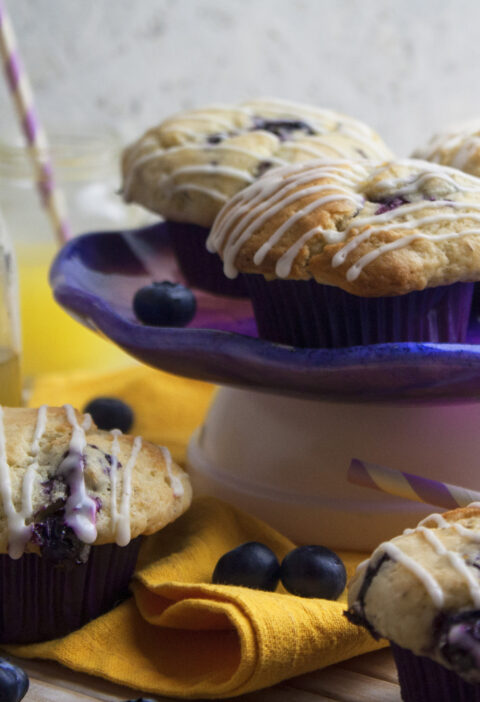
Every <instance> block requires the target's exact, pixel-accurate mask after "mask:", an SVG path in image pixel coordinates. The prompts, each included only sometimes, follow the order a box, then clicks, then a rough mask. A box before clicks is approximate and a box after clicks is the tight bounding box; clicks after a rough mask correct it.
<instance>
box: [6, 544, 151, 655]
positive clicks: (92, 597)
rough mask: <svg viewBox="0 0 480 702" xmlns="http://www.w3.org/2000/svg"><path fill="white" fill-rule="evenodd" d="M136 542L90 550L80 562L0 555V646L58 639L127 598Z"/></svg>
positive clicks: (135, 559) (41, 557)
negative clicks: (13, 557) (83, 561)
mask: <svg viewBox="0 0 480 702" xmlns="http://www.w3.org/2000/svg"><path fill="white" fill-rule="evenodd" d="M141 541H142V538H141V537H138V538H136V539H134V540H132V541H131V542H130V543H129V544H128V546H124V547H120V546H117V545H116V544H103V545H101V546H92V548H91V549H90V553H89V556H88V559H87V561H86V562H85V563H75V562H72V561H62V562H61V563H57V562H55V561H52V560H50V559H49V558H46V557H44V556H38V555H37V554H34V553H26V554H24V555H23V556H22V557H21V558H19V559H18V560H13V559H12V558H10V556H8V555H7V554H1V555H0V602H1V607H0V616H1V621H0V643H2V644H6V643H8V644H26V643H35V642H37V641H47V640H49V639H55V638H59V637H61V636H65V634H68V633H70V632H71V631H74V630H75V629H79V628H80V627H82V626H83V625H84V624H86V623H87V622H89V621H90V620H92V619H95V617H98V616H100V615H101V614H104V613H105V612H107V611H108V610H109V609H112V607H114V606H115V605H116V604H117V603H119V602H120V601H121V600H123V599H125V597H126V596H127V595H128V586H129V583H130V579H131V577H132V575H133V571H134V569H135V564H136V562H137V556H138V551H139V549H140V545H141Z"/></svg>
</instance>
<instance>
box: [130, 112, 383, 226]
mask: <svg viewBox="0 0 480 702" xmlns="http://www.w3.org/2000/svg"><path fill="white" fill-rule="evenodd" d="M391 155H392V154H391V152H390V150H389V149H388V148H387V147H386V146H385V144H384V143H383V141H382V140H381V139H380V137H379V136H378V135H377V134H376V133H375V132H374V131H373V130H372V129H370V127H367V125H365V124H363V123H362V122H359V121H358V120H356V119H353V118H352V117H347V116H346V115H342V114H339V113H338V112H333V111H331V110H323V109H319V108H316V107H310V106H308V105H301V104H297V103H292V102H287V101H283V100H272V99H259V100H251V101H249V102H244V103H241V104H240V105H232V106H230V107H229V106H224V105H212V106H210V107H205V108H200V109H197V110H190V111H188V112H182V113H180V114H178V115H175V116H173V117H171V118H169V119H166V120H165V121H164V122H162V123H161V124H159V125H158V126H156V127H153V128H152V129H149V130H148V131H147V132H146V133H145V134H144V135H143V136H142V137H141V138H140V139H139V140H138V141H136V142H135V143H133V144H132V145H131V146H129V147H128V148H127V149H126V150H125V152H124V154H123V160H122V171H123V196H124V199H125V200H126V201H127V202H137V203H139V204H141V205H143V206H144V207H146V208H148V209H149V210H152V211H153V212H157V213H158V214H160V215H163V216H164V217H165V218H166V219H169V220H174V221H178V222H190V223H192V224H198V225H201V226H204V227H209V226H210V225H211V224H212V222H213V220H214V219H215V216H216V215H217V214H218V211H219V210H220V208H221V207H222V205H223V204H224V203H225V202H226V201H227V200H228V199H229V198H231V197H232V196H233V195H235V193H237V192H238V191H239V190H242V189H243V188H245V187H246V186H247V185H250V184H251V183H253V182H254V181H255V180H256V179H257V178H258V177H259V176H260V175H262V174H263V173H265V172H266V171H268V170H270V169H272V168H275V167H278V166H284V165H286V164H288V163H299V162H304V161H307V160H308V159H312V158H320V157H322V158H323V157H326V158H356V159H360V158H366V159H377V160H385V159H388V158H391Z"/></svg>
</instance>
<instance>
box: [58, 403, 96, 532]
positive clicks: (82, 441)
mask: <svg viewBox="0 0 480 702" xmlns="http://www.w3.org/2000/svg"><path fill="white" fill-rule="evenodd" d="M64 409H65V413H66V415H67V419H68V422H69V423H70V425H71V427H72V435H71V438H70V444H69V447H68V453H67V455H66V457H65V458H64V459H63V461H62V462H61V463H60V466H59V468H58V471H57V474H58V475H62V476H64V478H65V482H66V483H67V485H68V488H69V493H70V494H69V496H68V498H67V501H66V503H65V523H66V524H67V525H68V526H69V527H71V528H72V529H73V531H74V532H75V534H76V535H77V537H78V538H79V539H80V541H83V542H84V543H86V544H92V543H93V542H94V541H95V539H96V538H97V528H96V514H97V503H96V502H95V500H93V499H92V498H91V497H89V495H87V490H86V487H85V474H84V468H85V465H84V464H85V457H84V451H85V447H86V445H87V439H86V437H85V430H88V428H89V427H90V425H91V421H92V420H91V417H90V415H88V414H87V415H85V419H84V421H83V424H81V425H80V424H79V423H78V421H77V417H76V414H75V410H74V409H73V407H72V406H71V405H64Z"/></svg>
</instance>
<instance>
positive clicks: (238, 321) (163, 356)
mask: <svg viewBox="0 0 480 702" xmlns="http://www.w3.org/2000/svg"><path fill="white" fill-rule="evenodd" d="M50 280H51V285H52V288H53V291H54V295H55V298H56V300H57V301H58V302H59V303H60V304H61V305H62V307H64V308H65V309H66V310H67V311H69V312H70V313H71V314H72V315H73V316H75V317H76V318H77V319H78V320H79V321H81V322H83V324H85V325H86V326H88V327H91V328H92V329H94V330H96V331H99V332H100V333H102V334H103V335H105V336H106V337H108V338H109V339H110V340H111V341H113V342H114V343H115V344H117V345H118V346H120V347H121V348H122V349H124V351H126V352H127V353H129V354H131V355H132V356H134V357H135V358H137V359H138V360H140V361H142V362H143V363H145V364H147V365H150V366H153V367H155V368H161V369H162V370H166V371H170V372H172V373H176V374H179V375H184V376H188V377H190V378H197V379H200V380H208V381H211V382H213V383H218V384H220V385H228V386H232V387H238V388H244V389H254V390H265V391H267V392H269V393H280V394H281V395H284V396H287V395H290V396H297V397H302V398H307V397H308V398H313V399H332V400H333V399H334V400H349V399H354V400H355V401H357V402H358V401H369V402H371V401H386V402H394V403H397V402H404V401H407V402H408V401H413V402H428V401H438V400H445V401H454V402H458V401H459V400H460V399H476V398H477V397H479V396H480V324H479V323H478V322H476V321H475V320H473V321H472V325H471V328H470V331H469V337H468V339H467V342H468V343H466V344H429V343H401V344H375V345H371V346H355V347H351V348H345V349H333V350H329V349H299V348H294V347H291V346H282V345H280V344H274V343H270V342H268V341H262V340H260V339H258V338H257V337H256V328H255V322H254V320H253V315H252V310H251V306H250V303H249V302H248V301H247V300H242V299H240V300H239V299H233V298H226V297H220V296H213V295H209V294H207V293H203V292H200V291H197V303H198V311H197V314H196V316H195V319H194V320H193V321H192V323H191V324H189V326H188V327H185V328H181V329H176V328H160V327H148V326H144V325H143V324H141V323H139V322H138V321H137V320H136V318H135V315H134V314H133V311H132V297H133V294H134V292H135V290H137V289H138V288H139V287H141V286H142V285H145V284H146V283H148V282H151V281H152V280H175V281H182V277H181V274H180V272H179V271H178V268H177V266H176V263H175V259H174V257H173V255H172V253H171V250H170V246H169V243H168V235H167V233H166V231H165V228H164V227H163V225H162V224H157V225H154V226H150V227H146V228H144V229H139V230H136V231H123V232H102V233H93V234H85V235H83V236H80V237H78V238H76V239H73V240H72V241H71V242H69V243H68V244H67V245H66V246H64V248H63V249H62V250H61V251H60V253H59V254H58V256H57V258H56V260H55V261H54V263H53V266H52V269H51V274H50Z"/></svg>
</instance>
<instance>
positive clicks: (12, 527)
mask: <svg viewBox="0 0 480 702" xmlns="http://www.w3.org/2000/svg"><path fill="white" fill-rule="evenodd" d="M0 493H1V504H0V553H9V555H10V556H11V557H12V558H20V556H21V555H22V554H23V553H24V552H25V551H26V552H29V551H33V552H37V553H38V552H39V553H42V554H44V555H48V556H50V557H52V558H54V559H55V558H57V557H58V559H59V560H61V559H63V558H72V559H73V560H78V559H80V560H82V552H83V551H84V546H85V544H104V543H117V544H118V545H120V546H124V545H126V544H128V543H129V541H130V540H131V539H134V538H135V537H136V536H139V535H140V534H151V533H153V532H155V531H158V530H159V529H161V528H162V527H163V526H165V525H166V524H168V523H169V522H171V521H173V520H174V519H176V518H177V517H178V516H180V514H182V513H183V512H184V511H185V510H186V509H187V508H188V506H189V504H190V501H191V488H190V483H189V480H188V477H187V475H186V474H185V473H184V471H183V470H181V468H179V467H178V466H177V465H175V464H174V463H173V462H172V459H171V457H170V454H169V452H168V450H167V449H166V448H164V447H161V446H155V445H154V444H151V443H149V442H147V441H143V440H142V439H141V438H140V437H133V436H127V435H123V434H122V433H121V432H120V431H119V430H113V431H112V432H107V431H101V430H99V429H97V427H96V426H95V424H94V423H93V422H92V419H91V417H90V415H88V414H87V415H81V414H79V413H78V412H76V411H75V410H74V409H73V408H72V407H70V406H69V405H66V406H65V407H63V408H59V407H46V406H42V407H40V408H39V409H24V408H7V407H5V408H1V407H0ZM70 552H71V553H70Z"/></svg>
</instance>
